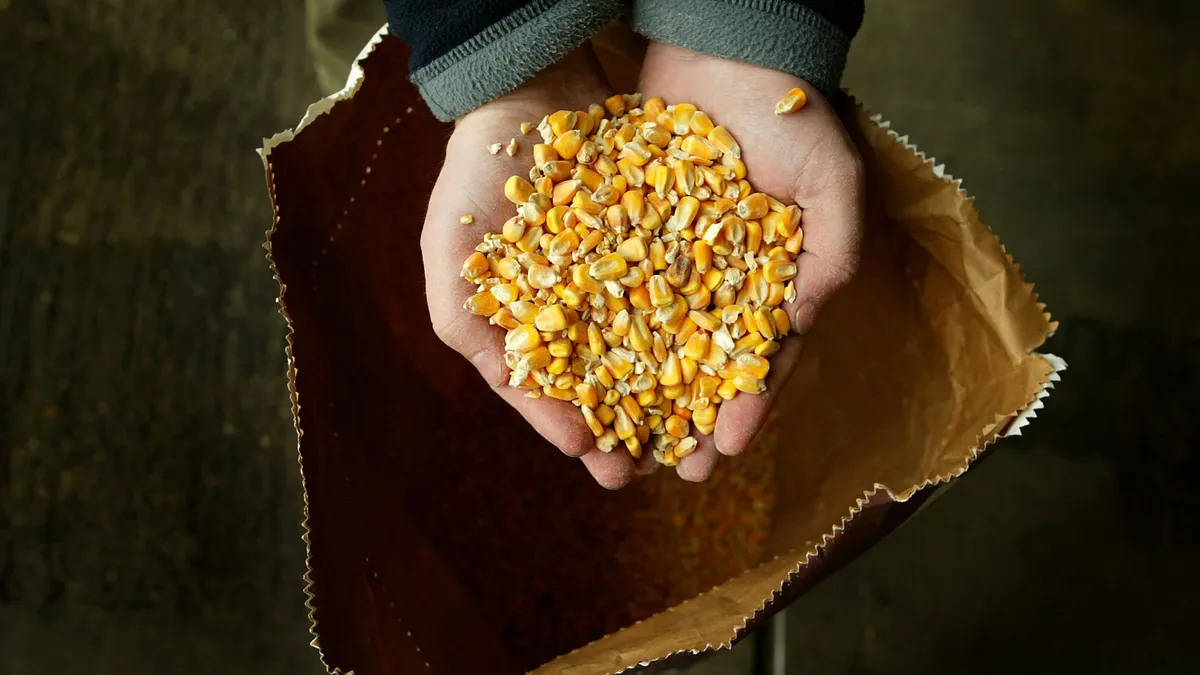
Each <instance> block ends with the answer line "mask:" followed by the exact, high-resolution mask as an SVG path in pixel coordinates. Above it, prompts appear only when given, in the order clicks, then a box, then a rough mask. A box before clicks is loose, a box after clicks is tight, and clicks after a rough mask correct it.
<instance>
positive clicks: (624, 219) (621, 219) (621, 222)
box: [604, 204, 629, 233]
mask: <svg viewBox="0 0 1200 675" xmlns="http://www.w3.org/2000/svg"><path fill="white" fill-rule="evenodd" d="M604 219H605V220H606V221H607V222H608V229H610V230H612V231H613V232H617V233H624V232H626V231H627V230H628V229H629V216H628V215H626V213H625V207H624V206H621V205H619V204H618V205H616V206H610V207H608V209H607V210H605V212H604Z"/></svg>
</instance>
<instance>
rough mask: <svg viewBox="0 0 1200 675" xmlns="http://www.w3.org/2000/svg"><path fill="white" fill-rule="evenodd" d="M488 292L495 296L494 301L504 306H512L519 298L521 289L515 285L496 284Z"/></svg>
mask: <svg viewBox="0 0 1200 675" xmlns="http://www.w3.org/2000/svg"><path fill="white" fill-rule="evenodd" d="M488 290H490V291H491V293H492V295H494V296H496V300H498V301H500V303H502V304H505V305H508V304H512V303H514V302H516V301H517V299H518V298H520V297H521V289H520V287H519V286H517V285H516V284H496V285H495V286H492V287H491V288H490V289H488Z"/></svg>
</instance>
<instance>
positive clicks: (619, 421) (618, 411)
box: [613, 406, 635, 440]
mask: <svg viewBox="0 0 1200 675" xmlns="http://www.w3.org/2000/svg"><path fill="white" fill-rule="evenodd" d="M613 414H614V415H615V417H616V421H615V422H613V431H616V432H617V438H619V439H621V440H625V439H627V438H632V437H633V434H634V433H635V430H634V428H633V420H631V419H629V413H627V412H625V409H624V408H621V407H620V406H618V407H616V408H614V409H613Z"/></svg>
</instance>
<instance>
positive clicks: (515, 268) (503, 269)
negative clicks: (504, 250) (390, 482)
mask: <svg viewBox="0 0 1200 675" xmlns="http://www.w3.org/2000/svg"><path fill="white" fill-rule="evenodd" d="M496 272H497V273H499V275H500V276H502V277H504V278H505V279H508V280H509V281H512V280H513V279H516V278H517V277H519V276H520V275H521V263H520V262H518V261H517V259H516V258H507V257H506V258H501V259H500V260H499V261H497V262H496Z"/></svg>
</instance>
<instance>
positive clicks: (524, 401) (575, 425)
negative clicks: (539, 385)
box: [496, 384, 596, 457]
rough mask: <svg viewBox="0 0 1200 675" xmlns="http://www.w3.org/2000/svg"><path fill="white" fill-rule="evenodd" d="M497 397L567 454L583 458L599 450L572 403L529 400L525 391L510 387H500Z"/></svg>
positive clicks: (539, 399) (497, 389) (555, 400)
mask: <svg viewBox="0 0 1200 675" xmlns="http://www.w3.org/2000/svg"><path fill="white" fill-rule="evenodd" d="M496 393H497V394H499V395H500V398H502V399H504V400H505V402H507V403H508V404H509V405H510V406H512V407H513V409H514V410H516V411H517V412H518V413H520V414H521V417H524V418H525V420H526V421H528V422H529V424H530V426H532V427H533V428H534V430H535V431H537V432H538V433H539V434H541V435H542V438H545V439H546V440H547V441H550V443H552V444H553V445H554V447H556V448H558V449H559V450H561V451H562V452H563V453H564V454H566V455H570V456H571V457H583V456H584V455H586V454H588V453H589V452H590V451H591V450H594V449H595V448H596V442H595V437H594V436H593V435H592V432H591V430H590V429H588V427H587V424H586V423H585V422H584V421H583V416H581V415H580V414H579V410H578V408H576V407H575V406H573V405H571V404H570V403H567V402H566V401H559V400H558V399H553V398H548V397H545V396H543V397H542V398H536V399H534V398H528V397H527V396H526V395H525V393H526V392H525V390H523V389H516V388H513V387H510V386H508V385H507V384H505V385H502V386H500V387H497V388H496Z"/></svg>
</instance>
